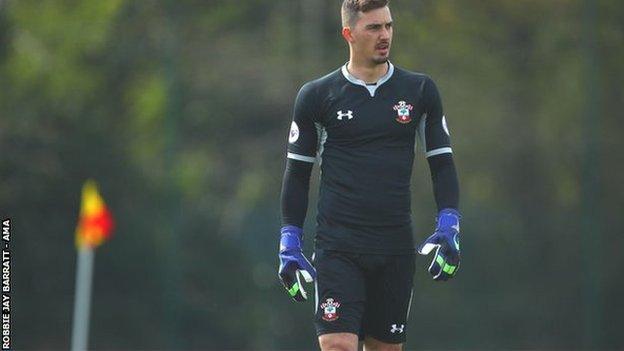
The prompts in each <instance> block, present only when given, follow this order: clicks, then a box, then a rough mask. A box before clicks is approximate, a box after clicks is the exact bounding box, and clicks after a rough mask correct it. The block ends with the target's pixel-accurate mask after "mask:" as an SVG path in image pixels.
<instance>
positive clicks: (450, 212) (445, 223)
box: [438, 208, 461, 233]
mask: <svg viewBox="0 0 624 351" xmlns="http://www.w3.org/2000/svg"><path fill="white" fill-rule="evenodd" d="M460 218H461V215H460V214H459V211H457V210H456V209H454V208H445V209H442V210H441V211H440V212H439V213H438V230H447V229H452V230H455V231H456V232H458V233H459V220H460Z"/></svg>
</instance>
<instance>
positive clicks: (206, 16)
mask: <svg viewBox="0 0 624 351" xmlns="http://www.w3.org/2000/svg"><path fill="white" fill-rule="evenodd" d="M340 3H341V1H340V0H297V1H293V0H273V1H269V0H247V1H234V0H220V1H219V0H211V1H190V0H184V1H174V0H170V1H167V0H160V1H156V0H149V1H129V0H107V1H69V0H38V1H33V0H0V180H1V181H0V211H1V215H2V216H10V217H11V218H12V219H13V222H12V233H13V236H12V239H13V240H12V263H13V271H12V273H13V275H12V284H13V291H14V301H13V306H12V307H13V311H12V312H13V313H12V319H13V330H14V334H13V335H14V336H13V345H14V347H15V348H16V349H25V350H26V349H28V350H31V349H32V350H44V349H45V350H48V349H67V348H68V346H69V341H70V332H71V317H72V308H73V298H74V278H75V269H76V249H75V246H74V230H75V226H76V223H77V219H78V211H79V205H80V189H81V186H82V184H83V182H84V181H85V180H86V179H87V178H89V177H93V178H95V179H96V180H97V181H98V182H99V184H100V191H101V194H102V196H103V197H104V199H105V201H106V202H107V204H108V206H109V208H110V209H111V211H112V213H113V216H114V218H115V220H116V224H117V226H116V230H115V233H114V237H113V238H112V240H110V241H109V242H107V243H106V244H104V245H103V246H101V247H100V248H99V249H98V250H97V255H96V262H95V279H94V286H93V296H92V313H91V316H92V318H91V333H90V348H93V349H98V350H140V349H163V350H164V349H169V350H190V349H193V350H199V349H206V350H210V349H213V350H216V349H240V350H242V349H246V350H272V349H297V350H308V349H315V348H316V336H315V332H314V328H313V325H312V314H313V310H314V306H313V303H311V302H308V303H306V304H296V303H294V302H292V301H291V300H290V299H289V298H288V296H287V294H286V293H285V291H284V290H283V288H282V287H281V285H280V284H279V281H278V279H277V266H278V260H277V248H278V231H279V227H280V211H279V192H280V187H281V177H282V173H283V168H284V165H285V147H286V140H287V133H288V129H289V125H290V118H291V110H292V104H293V99H294V97H295V95H296V93H297V90H298V88H299V87H300V86H301V85H302V84H303V83H304V82H306V81H308V80H311V79H313V78H316V77H319V76H321V75H324V74H325V73H328V72H329V71H332V70H334V69H336V68H338V67H339V66H340V65H342V64H343V63H344V62H345V61H347V59H348V50H347V46H346V44H345V43H344V42H343V40H342V38H341V36H340V35H339V31H340V19H339V8H340ZM391 9H392V13H393V16H394V20H395V36H394V42H393V50H392V61H393V63H394V64H396V65H397V66H399V67H402V68H405V69H409V70H413V71H419V72H425V73H427V74H429V75H431V76H432V77H433V78H434V80H436V82H437V83H438V86H439V89H440V91H441V94H442V98H443V102H444V107H445V113H446V116H447V119H448V120H449V127H450V129H451V136H452V140H453V148H454V151H455V160H456V164H457V167H458V171H459V176H460V183H461V210H462V213H463V221H462V232H463V237H462V240H463V241H462V245H463V247H462V248H463V251H462V255H463V261H462V268H461V271H460V273H459V275H458V276H457V277H456V279H455V280H454V281H452V282H450V283H446V284H434V282H433V281H431V279H430V278H429V276H428V274H427V272H426V267H427V266H428V263H429V259H428V258H422V257H421V258H418V261H417V264H418V267H420V268H419V269H418V270H417V274H416V283H415V284H416V293H415V295H414V301H413V305H412V308H411V316H410V324H409V326H408V331H409V333H408V343H407V348H408V349H436V350H442V349H474V350H494V349H540V350H545V349H624V341H623V340H624V339H622V338H621V330H622V327H624V323H623V322H622V313H623V312H624V302H623V300H622V296H623V294H624V281H623V279H622V278H623V270H622V268H621V267H622V264H623V263H624V254H622V250H621V248H622V247H623V246H624V238H623V235H622V234H624V233H622V229H621V228H622V227H623V224H624V223H623V221H624V220H623V219H622V212H623V209H624V185H623V184H624V182H623V179H624V177H623V169H624V166H623V164H624V153H622V148H623V147H624V142H623V139H622V135H623V133H622V132H623V129H622V113H621V105H622V103H623V102H624V85H623V83H622V82H623V81H624V64H623V62H624V25H623V23H624V2H622V1H616V0H603V1H598V0H596V1H591V0H553V1H538V0H522V1H517V0H496V1H495V0H485V1H451V0H436V1H434V0H427V1H425V0H421V1H416V0H410V1H407V0H403V1H401V0H393V1H392V2H391ZM421 155H422V154H421V153H420V152H419V153H418V158H417V162H416V164H415V167H414V174H413V186H412V191H413V201H412V203H413V214H414V228H415V232H414V235H415V238H416V240H417V241H420V240H422V239H424V238H425V237H426V236H427V235H429V234H430V232H431V230H432V229H433V226H434V216H435V206H434V201H433V195H432V191H431V181H430V179H429V170H428V167H427V163H426V162H425V160H424V157H423V156H421ZM317 185H318V171H315V172H314V176H313V180H312V188H311V189H312V190H311V202H310V209H309V211H308V217H307V224H306V228H305V229H306V232H307V233H308V236H307V238H308V240H307V242H306V252H308V253H309V252H310V251H311V250H312V244H313V243H312V240H311V237H312V235H313V232H314V218H315V214H316V210H315V200H316V196H317V188H316V186H317Z"/></svg>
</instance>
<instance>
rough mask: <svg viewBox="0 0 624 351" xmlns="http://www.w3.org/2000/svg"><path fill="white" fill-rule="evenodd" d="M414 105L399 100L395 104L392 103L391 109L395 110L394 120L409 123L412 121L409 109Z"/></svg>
mask: <svg viewBox="0 0 624 351" xmlns="http://www.w3.org/2000/svg"><path fill="white" fill-rule="evenodd" d="M413 108H414V107H413V106H412V105H410V104H408V103H406V102H405V101H399V103H398V104H397V105H394V107H393V109H394V110H395V111H396V112H397V115H398V116H397V118H396V121H397V122H399V123H404V124H405V123H409V122H411V121H412V117H410V111H411V110H412V109H413Z"/></svg>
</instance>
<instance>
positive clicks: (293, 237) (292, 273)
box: [279, 225, 316, 301]
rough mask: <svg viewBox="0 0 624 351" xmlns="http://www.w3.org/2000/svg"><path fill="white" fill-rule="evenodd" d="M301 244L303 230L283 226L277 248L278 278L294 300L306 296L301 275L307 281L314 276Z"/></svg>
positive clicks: (302, 298)
mask: <svg viewBox="0 0 624 351" xmlns="http://www.w3.org/2000/svg"><path fill="white" fill-rule="evenodd" d="M301 246H303V230H302V229H301V228H299V227H295V226H292V225H288V226H285V227H283V228H282V237H281V238H280V250H279V259H280V266H279V278H280V280H281V282H282V284H283V285H284V288H286V291H288V294H289V295H290V297H292V298H293V299H294V300H295V301H305V300H306V299H307V298H308V296H307V295H306V292H305V290H304V289H303V284H302V283H301V277H303V279H305V281H306V282H308V283H311V282H313V281H314V279H315V278H316V270H315V269H314V267H312V264H310V261H308V259H307V258H305V256H304V255H303V252H302V251H301Z"/></svg>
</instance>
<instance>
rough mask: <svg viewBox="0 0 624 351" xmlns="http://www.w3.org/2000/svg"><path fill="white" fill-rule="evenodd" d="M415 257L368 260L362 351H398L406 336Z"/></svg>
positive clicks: (381, 257) (398, 256) (389, 257)
mask: <svg viewBox="0 0 624 351" xmlns="http://www.w3.org/2000/svg"><path fill="white" fill-rule="evenodd" d="M414 260H415V255H394V256H392V255H379V256H376V257H375V256H370V257H368V262H369V263H370V265H371V269H370V270H369V273H368V274H367V276H366V307H365V312H364V318H363V324H362V326H363V330H364V335H365V342H364V345H365V349H366V350H401V347H402V344H403V343H404V342H405V334H406V332H407V329H408V326H407V320H408V317H409V316H408V314H409V306H410V304H411V297H412V286H413V281H414V270H415V262H414Z"/></svg>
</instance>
